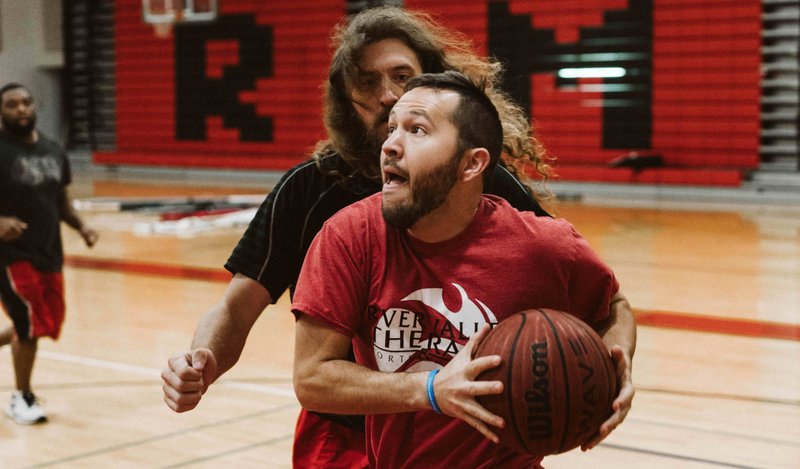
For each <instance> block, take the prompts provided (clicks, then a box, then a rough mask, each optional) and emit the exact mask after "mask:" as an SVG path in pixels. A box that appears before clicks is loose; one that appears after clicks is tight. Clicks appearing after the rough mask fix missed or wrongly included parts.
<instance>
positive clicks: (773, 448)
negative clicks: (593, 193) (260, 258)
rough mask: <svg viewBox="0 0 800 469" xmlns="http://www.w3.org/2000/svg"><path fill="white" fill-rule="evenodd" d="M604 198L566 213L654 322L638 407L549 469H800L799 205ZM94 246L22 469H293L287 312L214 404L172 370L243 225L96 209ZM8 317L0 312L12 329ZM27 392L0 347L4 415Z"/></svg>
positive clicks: (209, 191)
mask: <svg viewBox="0 0 800 469" xmlns="http://www.w3.org/2000/svg"><path fill="white" fill-rule="evenodd" d="M156 179H157V178H138V179H137V178H124V177H118V176H117V177H110V176H108V175H94V176H82V177H80V176H79V177H78V178H77V179H76V181H75V184H74V187H73V188H72V194H73V196H74V197H75V198H76V199H80V200H97V199H96V198H97V197H104V198H130V197H145V196H146V197H163V198H170V197H189V196H194V197H220V196H226V195H231V194H245V195H250V196H253V197H256V196H258V197H260V196H263V195H264V193H265V191H266V189H265V185H264V181H263V180H253V181H250V182H249V183H248V184H244V185H243V184H240V183H232V182H231V181H230V180H223V181H202V182H192V181H190V180H189V181H187V179H186V178H182V179H181V180H180V181H177V180H172V181H170V180H168V179H161V180H156ZM629 199H630V197H628V198H627V200H626V199H625V198H613V197H610V198H604V197H593V198H591V200H588V199H587V198H584V199H583V200H574V201H561V202H558V203H556V204H555V205H553V206H551V209H552V210H553V211H555V212H556V213H557V215H558V216H561V217H564V218H566V219H568V220H569V221H571V222H572V223H573V224H574V225H575V226H576V227H577V229H578V231H580V232H581V233H582V234H583V235H584V236H585V237H586V238H587V239H588V240H589V242H590V243H591V245H592V246H593V247H594V249H595V250H596V251H597V252H598V253H599V254H600V255H601V257H602V258H603V259H604V260H605V261H606V262H607V263H608V264H609V265H611V266H612V268H613V269H614V270H615V272H616V274H617V276H618V278H619V280H620V283H621V285H622V291H623V292H624V293H625V294H626V295H627V297H628V299H629V300H630V302H631V304H632V305H633V307H634V309H635V311H636V313H637V318H638V321H639V329H638V333H639V341H638V350H637V353H636V357H635V360H634V382H635V384H636V386H637V395H636V398H635V400H634V405H633V409H632V411H631V413H630V414H629V416H628V419H627V420H626V422H625V423H624V424H623V425H622V426H620V427H619V428H618V429H617V431H615V432H614V433H613V434H612V435H611V436H610V437H609V438H608V439H607V440H606V442H605V443H604V444H602V445H601V446H600V447H598V448H596V449H595V450H593V451H591V452H589V453H581V452H580V451H579V450H577V451H572V452H569V453H566V454H562V455H558V456H553V457H548V458H545V462H544V465H545V467H547V468H548V469H552V468H589V467H592V468H596V467H614V468H618V469H624V468H643V467H646V468H675V467H681V468H714V467H729V468H774V469H778V468H785V469H791V468H797V467H800V366H798V363H800V208H798V205H791V204H763V203H759V204H747V203H736V204H732V203H725V202H715V203H713V204H706V203H700V202H698V201H697V200H696V198H695V199H693V200H692V201H691V202H686V203H683V202H678V203H675V202H674V201H670V200H669V198H668V197H667V198H665V197H660V198H657V199H656V198H654V199H652V200H646V198H637V200H636V201H635V202H631V201H630V200H629ZM82 214H83V216H84V217H85V220H86V221H87V222H88V223H90V224H91V225H92V226H93V227H95V228H96V229H98V231H99V232H100V240H99V242H98V244H97V245H96V246H95V248H94V249H91V250H89V249H86V248H85V247H84V246H83V244H82V241H81V240H80V237H79V236H78V235H77V234H75V233H74V232H73V231H71V230H69V229H68V228H65V229H64V241H65V253H66V256H67V264H66V267H65V270H64V274H65V281H66V287H67V289H66V296H67V308H68V311H67V320H66V323H65V325H64V329H63V332H62V336H61V338H60V340H59V341H56V342H54V341H51V340H42V341H40V347H39V349H40V352H39V355H38V358H37V363H36V368H35V371H34V379H33V380H34V390H35V391H36V392H37V394H38V395H39V396H41V398H42V399H43V401H44V403H45V407H46V409H47V410H48V413H49V416H50V421H49V423H47V424H44V425H37V426H21V425H17V424H15V423H14V422H13V421H11V420H10V419H8V418H5V417H3V418H0V461H3V463H2V466H3V467H9V468H11V467H13V468H39V467H58V468H86V467H114V468H129V467H130V468H143V467H148V468H149V467H154V468H155V467H158V468H167V467H188V468H218V467H231V466H235V467H237V469H246V468H251V467H252V468H256V467H258V468H265V467H267V468H288V467H291V464H290V460H291V459H290V458H291V447H292V437H293V431H294V423H295V418H296V416H297V413H298V411H299V405H298V403H297V401H296V399H295V398H294V394H293V391H292V383H291V367H292V354H293V328H294V318H293V316H292V315H291V314H290V313H289V312H288V311H289V300H288V298H287V297H283V298H281V299H280V301H279V302H278V304H277V305H275V306H271V307H269V308H268V309H267V310H266V312H265V313H264V314H263V315H262V317H261V318H260V319H259V321H258V323H257V324H256V327H255V328H254V330H253V332H252V333H251V335H250V339H249V341H248V344H247V346H246V348H245V351H244V354H243V356H242V358H241V359H240V362H239V364H238V365H237V366H236V367H234V368H233V369H232V370H231V371H230V372H229V373H228V374H226V375H225V376H223V378H222V379H221V381H220V382H219V383H217V384H216V385H214V386H212V388H211V389H210V391H209V392H208V393H207V394H206V396H205V397H204V399H203V401H202V402H201V404H200V406H199V407H198V408H197V409H195V410H193V411H191V412H188V413H185V414H175V413H172V412H171V411H170V410H169V409H168V408H167V407H166V405H164V404H163V402H162V397H161V385H160V378H159V373H160V370H161V368H163V367H164V365H165V364H166V360H167V358H168V357H169V356H170V355H172V354H173V353H175V352H178V351H183V350H185V349H186V348H187V347H188V345H189V343H190V342H191V338H192V333H193V331H194V327H195V325H196V323H197V321H198V319H199V317H200V316H201V315H202V314H203V313H205V312H206V311H207V310H208V309H209V308H210V306H211V305H212V304H213V303H215V302H216V301H217V300H218V299H219V298H220V297H221V295H222V292H223V291H224V289H225V286H226V283H227V279H228V275H227V274H226V273H225V272H224V271H223V270H222V268H221V266H222V264H223V263H224V262H225V259H226V258H227V256H228V254H229V253H230V251H231V249H232V247H233V246H234V245H235V243H236V242H237V240H238V238H239V236H240V235H241V233H242V232H243V230H244V226H242V225H241V224H240V223H228V224H222V223H218V224H213V223H211V224H203V225H191V226H184V227H183V228H184V229H182V230H178V229H162V230H158V229H154V227H157V226H162V227H163V226H164V225H159V224H158V220H159V217H158V215H157V214H156V213H146V212H135V213H134V212H127V211H115V210H108V209H106V210H100V209H99V208H97V207H95V208H93V209H91V210H90V209H87V210H85V211H83V212H82ZM7 324H8V320H7V318H6V317H4V316H3V317H0V326H2V327H4V326H6V325H7ZM12 390H13V370H12V368H11V359H10V351H9V348H8V347H5V348H3V349H2V350H0V398H2V399H3V402H2V403H0V404H2V405H3V407H4V406H5V405H6V403H5V399H7V398H8V397H9V396H10V393H11V391H12Z"/></svg>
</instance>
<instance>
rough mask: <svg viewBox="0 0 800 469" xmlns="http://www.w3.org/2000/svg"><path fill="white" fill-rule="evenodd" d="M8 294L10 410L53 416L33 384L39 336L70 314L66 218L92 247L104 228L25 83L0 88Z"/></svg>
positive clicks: (0, 255)
mask: <svg viewBox="0 0 800 469" xmlns="http://www.w3.org/2000/svg"><path fill="white" fill-rule="evenodd" d="M0 111H1V113H2V128H0V300H2V304H3V308H4V309H5V311H6V312H7V313H8V315H9V317H10V318H11V321H12V322H13V326H12V327H9V328H7V329H6V330H3V331H0V346H3V345H6V344H9V343H10V344H11V350H12V355H13V359H14V372H15V375H16V385H17V392H15V393H14V394H13V395H12V398H11V403H10V404H9V406H8V408H7V409H6V414H8V416H9V417H11V418H13V419H14V420H15V421H17V422H19V423H24V424H33V423H39V422H44V421H46V420H47V416H46V414H45V412H44V410H43V409H42V407H41V406H40V405H39V403H38V401H37V399H36V396H35V395H34V394H33V392H32V391H31V374H32V372H33V363H34V359H35V358H36V348H37V341H38V339H39V337H46V336H47V337H51V338H53V339H58V335H59V333H60V332H61V325H62V323H63V321H64V284H63V282H64V279H63V276H62V274H61V268H62V266H63V264H64V254H63V252H62V244H61V230H60V223H61V221H64V222H66V223H67V225H69V226H70V227H72V228H73V229H75V230H76V231H78V232H79V233H80V234H81V236H82V237H83V240H84V241H85V242H86V245H87V246H89V247H92V246H93V245H94V243H95V242H96V241H97V233H96V232H95V231H94V230H92V229H90V228H87V227H86V226H85V225H84V224H83V222H82V221H81V219H80V217H79V216H78V214H77V213H76V212H75V209H74V208H73V207H72V201H71V200H70V198H69V195H68V194H67V186H68V185H69V184H70V182H71V178H72V175H71V172H70V167H69V161H68V160H67V158H66V157H65V156H64V152H63V151H62V150H61V148H60V146H59V145H58V144H57V143H56V142H54V141H52V140H50V139H48V138H47V137H45V136H43V135H41V134H40V133H39V132H38V131H37V130H36V107H35V105H34V103H33V98H32V97H31V94H30V92H29V91H28V90H27V89H26V88H25V87H23V86H22V85H19V84H17V83H10V84H8V85H6V86H4V87H3V88H2V89H0Z"/></svg>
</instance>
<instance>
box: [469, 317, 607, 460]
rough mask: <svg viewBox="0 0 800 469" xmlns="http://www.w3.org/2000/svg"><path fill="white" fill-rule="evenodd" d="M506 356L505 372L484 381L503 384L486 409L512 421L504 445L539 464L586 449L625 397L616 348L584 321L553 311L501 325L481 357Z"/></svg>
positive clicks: (503, 431)
mask: <svg viewBox="0 0 800 469" xmlns="http://www.w3.org/2000/svg"><path fill="white" fill-rule="evenodd" d="M486 355H500V356H501V357H502V358H503V362H502V364H501V365H500V366H498V367H496V368H493V369H491V370H487V371H485V372H483V373H481V374H480V375H479V376H478V379H479V380H488V381H495V380H496V381H502V382H503V386H504V388H503V392H502V393H501V394H494V395H487V396H479V397H478V402H480V403H481V405H483V406H484V407H485V408H486V409H487V410H489V411H490V412H492V413H494V414H496V415H499V416H501V417H503V419H505V422H506V425H505V427H504V428H494V430H495V432H496V433H497V434H498V436H499V437H500V442H501V443H502V444H504V445H506V446H508V447H510V448H512V449H514V450H516V451H519V452H522V453H529V454H533V455H536V456H546V455H550V454H558V453H563V452H565V451H569V450H571V449H573V448H576V447H578V446H580V445H581V444H582V443H584V442H586V441H587V440H588V439H589V437H590V436H592V435H593V434H594V433H595V432H597V430H598V429H599V428H600V425H601V424H602V423H603V422H604V421H605V420H606V419H607V418H608V417H609V416H610V415H611V403H612V402H613V400H614V398H615V397H616V396H617V393H618V389H619V386H618V383H617V375H616V372H615V368H614V364H613V362H612V360H611V354H610V352H609V351H608V347H607V346H606V345H605V343H604V342H603V341H602V339H600V336H599V335H597V333H596V332H595V331H594V330H593V329H592V328H591V327H589V325H587V324H586V323H584V322H583V321H581V320H580V319H578V318H576V317H574V316H572V315H569V314H567V313H561V312H558V311H553V310H549V309H535V310H527V311H523V312H520V313H517V314H515V315H513V316H511V317H509V318H507V319H505V320H503V321H501V322H500V323H499V324H498V325H497V326H495V328H494V329H492V330H491V331H490V332H489V333H488V334H487V335H486V337H485V338H484V340H483V341H482V342H481V343H480V344H479V345H478V347H477V348H476V349H475V351H474V353H473V356H474V357H480V356H486Z"/></svg>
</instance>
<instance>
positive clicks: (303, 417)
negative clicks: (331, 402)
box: [292, 409, 369, 469]
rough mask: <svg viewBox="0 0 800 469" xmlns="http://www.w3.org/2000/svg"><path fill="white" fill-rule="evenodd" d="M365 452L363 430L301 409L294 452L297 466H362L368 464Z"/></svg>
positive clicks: (305, 468)
mask: <svg viewBox="0 0 800 469" xmlns="http://www.w3.org/2000/svg"><path fill="white" fill-rule="evenodd" d="M366 453H367V438H366V436H365V435H364V432H363V431H359V430H356V429H353V428H350V427H348V426H345V425H342V424H340V423H336V422H332V421H330V420H327V419H324V418H322V417H320V416H319V415H317V414H314V413H313V412H308V411H306V410H305V409H301V410H300V416H299V417H298V418H297V427H296V428H295V431H294V449H293V451H292V465H293V467H294V468H295V469H363V468H365V467H369V461H368V460H367V454H366Z"/></svg>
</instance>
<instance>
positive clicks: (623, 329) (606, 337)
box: [598, 292, 636, 359]
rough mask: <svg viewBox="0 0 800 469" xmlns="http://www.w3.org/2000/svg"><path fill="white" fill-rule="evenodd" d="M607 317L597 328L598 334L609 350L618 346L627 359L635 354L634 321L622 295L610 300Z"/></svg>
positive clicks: (629, 306) (618, 294) (628, 305)
mask: <svg viewBox="0 0 800 469" xmlns="http://www.w3.org/2000/svg"><path fill="white" fill-rule="evenodd" d="M609 309H610V311H609V317H608V319H607V320H606V321H604V322H603V323H602V324H601V325H600V326H599V328H598V333H599V334H600V336H601V337H602V338H603V341H604V342H605V343H606V345H608V347H609V348H611V347H613V346H614V345H618V346H619V347H620V348H622V350H623V351H624V352H625V354H626V355H627V356H628V358H629V359H633V355H634V353H635V352H636V320H635V318H634V315H633V310H632V309H631V305H630V304H629V303H628V300H627V299H626V298H625V296H623V295H622V293H619V292H618V293H617V294H616V295H614V297H613V298H612V299H611V303H610V306H609Z"/></svg>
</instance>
